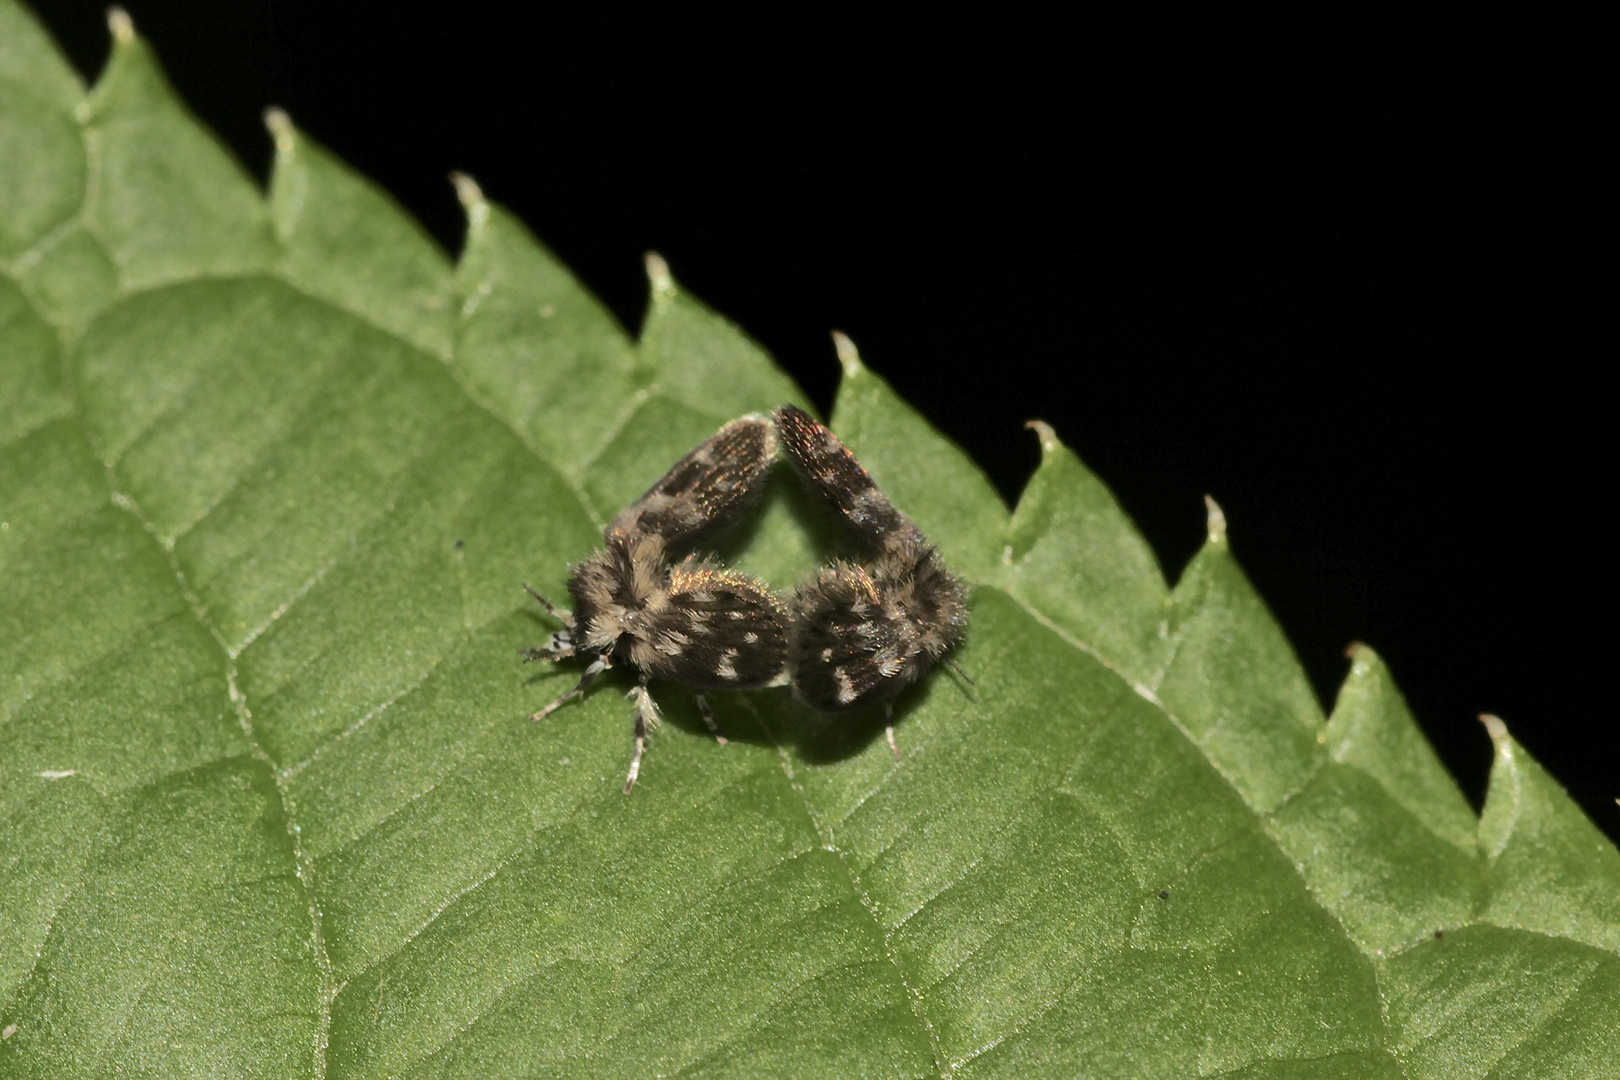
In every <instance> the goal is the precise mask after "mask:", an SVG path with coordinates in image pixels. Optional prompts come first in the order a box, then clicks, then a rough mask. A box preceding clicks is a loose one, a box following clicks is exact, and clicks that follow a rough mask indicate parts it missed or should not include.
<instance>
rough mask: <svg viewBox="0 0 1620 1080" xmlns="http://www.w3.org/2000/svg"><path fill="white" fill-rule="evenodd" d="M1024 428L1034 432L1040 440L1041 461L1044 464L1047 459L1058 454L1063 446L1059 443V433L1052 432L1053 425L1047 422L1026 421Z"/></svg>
mask: <svg viewBox="0 0 1620 1080" xmlns="http://www.w3.org/2000/svg"><path fill="white" fill-rule="evenodd" d="M1024 427H1025V428H1026V429H1027V430H1029V431H1033V432H1034V433H1035V437H1036V438H1038V439H1040V441H1041V460H1042V462H1043V463H1044V462H1045V460H1046V459H1047V458H1049V457H1051V456H1052V455H1053V454H1055V453H1057V452H1058V449H1059V447H1060V445H1061V444H1060V443H1059V442H1058V437H1057V432H1055V431H1053V430H1052V425H1051V424H1048V423H1047V422H1046V421H1045V420H1025V421H1024Z"/></svg>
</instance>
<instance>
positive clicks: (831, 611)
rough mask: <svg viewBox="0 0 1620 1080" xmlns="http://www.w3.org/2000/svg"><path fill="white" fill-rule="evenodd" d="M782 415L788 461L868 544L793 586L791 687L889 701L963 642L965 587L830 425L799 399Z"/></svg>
mask: <svg viewBox="0 0 1620 1080" xmlns="http://www.w3.org/2000/svg"><path fill="white" fill-rule="evenodd" d="M775 420H776V429H777V433H778V434H779V436H780V438H781V442H782V447H783V449H784V450H785V451H786V454H787V456H788V458H789V460H791V461H792V462H793V464H794V466H795V467H796V468H797V469H798V471H799V472H800V473H801V474H802V475H803V476H804V477H805V479H806V480H808V481H809V484H810V486H811V488H812V489H813V490H814V491H815V492H816V493H817V494H818V495H819V496H820V497H821V498H822V499H823V500H824V501H825V502H826V503H827V504H828V506H829V507H830V508H831V509H832V510H833V512H834V513H835V514H836V515H837V516H838V517H839V518H840V519H842V520H843V522H844V523H845V525H846V526H847V527H848V528H849V530H850V532H851V533H852V534H853V535H854V537H855V539H856V542H857V544H858V545H859V547H860V548H861V549H862V558H861V560H860V561H858V562H845V561H842V560H839V561H834V562H832V563H830V564H829V565H827V566H824V567H822V568H821V569H820V570H819V571H818V572H817V573H816V574H815V575H814V576H813V577H811V578H810V579H808V580H807V581H805V582H803V583H801V584H800V585H799V587H798V589H797V590H796V591H795V593H794V596H793V601H792V605H791V617H790V623H789V634H790V640H789V644H788V668H789V670H790V671H791V673H792V682H793V687H794V689H795V690H796V691H797V692H798V694H799V696H800V697H801V698H802V699H803V700H804V701H805V702H806V704H808V705H810V706H811V707H813V708H816V709H821V710H823V711H827V712H841V711H844V710H848V709H859V708H862V707H863V706H867V705H872V704H875V703H878V702H885V701H887V700H888V699H890V698H892V697H893V696H894V695H895V694H898V693H899V692H900V691H902V690H904V689H905V688H906V687H908V686H910V685H911V684H912V683H914V682H916V681H917V680H918V679H919V678H921V677H922V675H923V674H924V673H925V672H927V671H928V669H929V668H930V667H932V666H933V665H934V664H935V663H936V662H939V661H941V660H944V659H945V655H946V653H948V652H949V651H950V650H951V649H952V648H953V647H954V646H955V645H956V644H957V643H958V642H959V641H961V640H962V634H963V631H964V630H965V628H966V627H967V618H968V612H967V591H966V590H965V589H964V588H963V586H962V583H961V582H960V581H958V580H957V579H956V577H955V576H954V575H952V574H951V572H950V571H949V570H948V569H946V567H945V563H944V561H943V560H942V559H941V558H940V557H939V554H938V552H936V551H935V550H934V547H933V545H932V544H930V543H929V542H928V540H927V538H926V537H925V536H924V535H923V534H922V531H921V530H920V529H918V528H917V526H916V524H914V523H913V522H912V520H911V519H910V518H908V517H907V516H906V515H905V514H903V513H901V512H900V511H899V510H898V509H896V508H895V506H894V504H893V503H891V502H890V501H889V500H888V498H887V497H886V496H885V495H884V494H883V492H882V491H881V490H879V489H878V486H877V484H875V483H874V482H873V481H872V477H871V476H870V475H869V474H868V473H867V471H866V470H865V469H864V468H862V467H861V464H860V462H859V461H857V460H856V459H855V455H854V454H851V453H850V452H849V450H848V449H847V448H846V447H845V446H844V444H843V443H841V442H839V441H838V438H837V437H836V436H835V435H833V433H832V432H831V431H829V430H827V428H826V427H825V426H824V425H822V424H820V423H818V422H817V421H816V420H815V419H814V418H812V417H811V416H809V415H808V414H806V413H805V412H803V411H802V410H800V409H797V408H795V407H794V406H792V405H784V406H782V407H781V408H779V409H777V410H776V414H775ZM947 662H948V661H947ZM891 738H892V732H891Z"/></svg>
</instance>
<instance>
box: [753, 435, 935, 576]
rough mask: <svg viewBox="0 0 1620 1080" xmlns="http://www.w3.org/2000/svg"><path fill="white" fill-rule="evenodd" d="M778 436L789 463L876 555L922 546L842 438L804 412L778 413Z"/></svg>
mask: <svg viewBox="0 0 1620 1080" xmlns="http://www.w3.org/2000/svg"><path fill="white" fill-rule="evenodd" d="M775 418H776V430H777V432H778V433H779V434H780V435H781V438H782V449H783V450H784V451H786V453H787V457H788V460H789V461H791V462H793V465H794V467H795V468H796V469H798V471H799V473H800V474H801V475H802V476H803V477H804V478H805V479H806V480H807V481H809V483H810V486H811V488H813V489H814V490H815V492H816V493H817V494H818V495H820V496H821V498H822V499H824V500H825V501H826V502H827V504H828V505H829V506H831V507H832V509H833V510H834V511H835V512H836V513H837V514H838V516H839V517H841V518H842V519H843V520H844V521H845V523H846V524H848V525H849V527H850V528H852V529H853V530H854V531H855V533H856V535H857V536H859V537H860V538H861V540H862V541H863V542H864V543H866V544H867V545H868V546H869V547H871V548H872V549H873V550H874V551H876V550H879V549H881V548H883V547H885V546H892V545H894V544H897V543H899V542H901V541H902V540H903V539H905V538H912V539H914V540H915V541H916V542H921V539H922V538H921V534H920V533H918V532H917V527H916V526H915V525H913V524H912V523H911V519H910V518H908V517H906V516H905V515H904V514H902V513H901V512H900V511H899V510H896V509H895V507H894V504H893V503H891V502H890V501H889V499H888V496H886V495H884V494H883V492H882V491H880V490H878V486H877V484H875V483H873V482H872V477H871V475H870V474H868V473H867V471H866V470H865V469H864V468H862V467H861V463H860V462H859V461H856V460H855V455H854V454H852V453H850V452H849V450H848V449H847V448H846V447H845V446H844V444H843V443H841V442H839V441H838V436H836V435H834V434H833V433H832V432H831V431H829V430H827V427H826V425H824V424H822V423H820V422H819V421H817V420H816V419H815V418H814V417H812V416H810V415H809V414H808V413H806V412H805V411H804V410H802V409H799V408H796V407H795V406H792V405H783V406H782V407H781V408H779V409H777V410H776V417H775Z"/></svg>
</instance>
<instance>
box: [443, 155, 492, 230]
mask: <svg viewBox="0 0 1620 1080" xmlns="http://www.w3.org/2000/svg"><path fill="white" fill-rule="evenodd" d="M450 183H451V184H452V185H453V186H454V187H455V189H456V199H457V200H458V201H460V203H461V208H462V209H463V210H465V211H466V212H467V232H468V234H469V235H470V234H472V233H475V232H479V231H480V230H482V229H483V227H484V225H485V223H487V222H488V221H489V200H488V199H486V198H484V189H483V188H481V187H479V186H478V181H477V180H474V179H473V178H472V177H471V176H469V175H468V174H467V173H464V172H461V171H460V170H456V171H455V172H452V173H451V174H450Z"/></svg>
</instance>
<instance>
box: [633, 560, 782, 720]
mask: <svg viewBox="0 0 1620 1080" xmlns="http://www.w3.org/2000/svg"><path fill="white" fill-rule="evenodd" d="M669 584H670V588H669V593H668V602H667V603H666V604H663V605H660V607H659V608H658V610H656V611H649V612H648V615H647V623H648V631H647V633H646V634H645V636H644V637H643V638H642V640H641V641H640V642H638V645H637V651H636V653H635V654H634V655H633V656H632V659H633V660H634V661H635V663H636V665H637V666H638V667H640V668H642V669H643V670H644V671H646V672H648V673H649V674H651V675H654V676H657V677H658V678H663V679H669V680H671V681H673V682H679V683H684V684H686V685H687V686H695V687H698V688H699V689H704V690H751V689H757V688H758V687H761V686H770V685H775V684H780V683H782V682H784V681H785V679H786V676H785V671H786V667H787V609H786V606H785V605H784V604H783V603H782V601H781V600H779V599H777V597H776V595H775V594H774V593H772V592H771V591H770V590H769V589H767V588H766V587H765V585H764V583H763V582H761V581H758V580H757V579H755V578H751V577H748V576H747V575H745V574H738V573H733V572H731V571H728V570H720V569H717V568H715V567H713V566H711V565H709V564H707V563H704V562H700V561H698V560H695V559H687V560H686V561H684V562H682V563H681V564H680V565H678V566H676V567H675V568H674V569H673V570H671V571H670V583H669Z"/></svg>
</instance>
